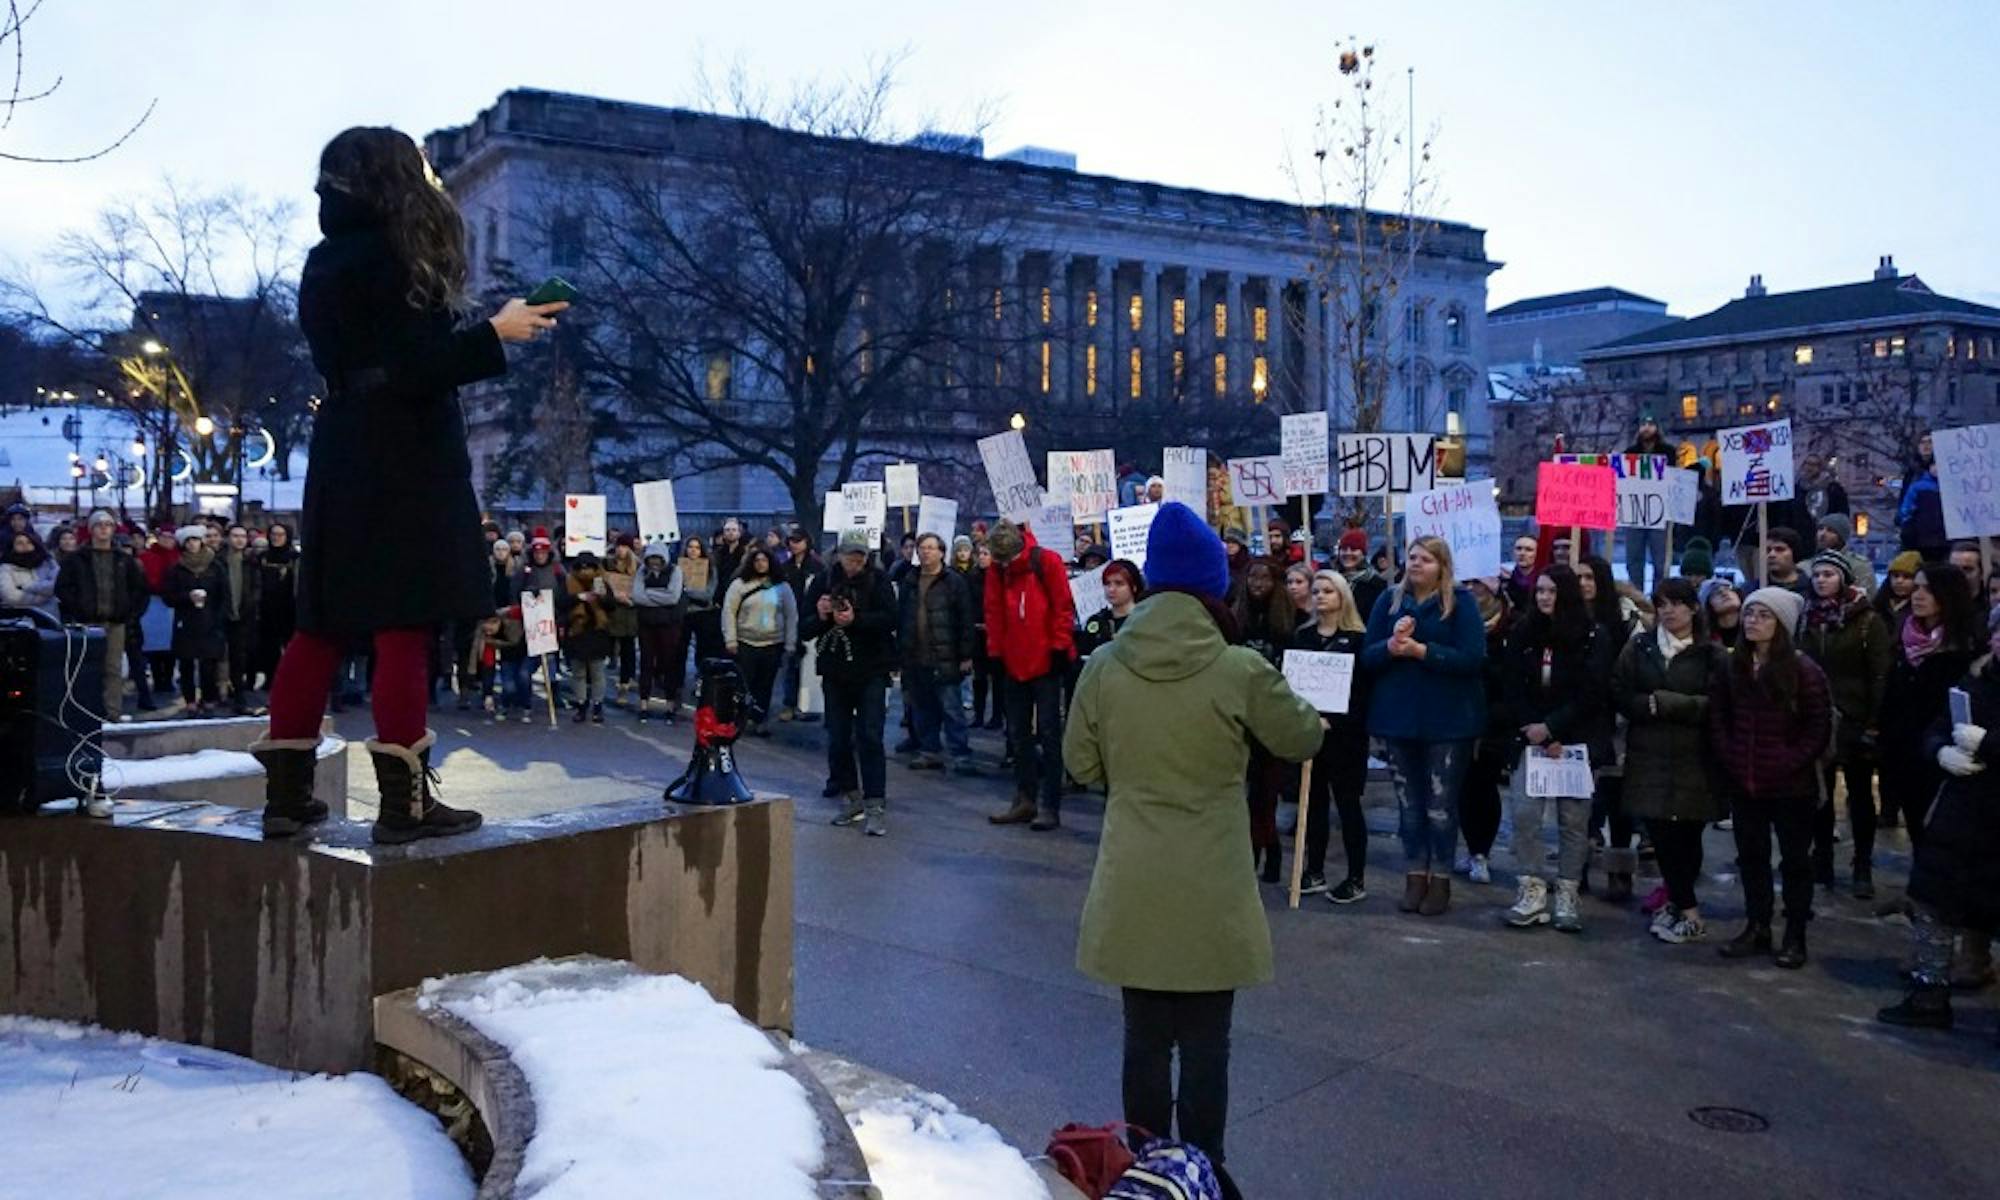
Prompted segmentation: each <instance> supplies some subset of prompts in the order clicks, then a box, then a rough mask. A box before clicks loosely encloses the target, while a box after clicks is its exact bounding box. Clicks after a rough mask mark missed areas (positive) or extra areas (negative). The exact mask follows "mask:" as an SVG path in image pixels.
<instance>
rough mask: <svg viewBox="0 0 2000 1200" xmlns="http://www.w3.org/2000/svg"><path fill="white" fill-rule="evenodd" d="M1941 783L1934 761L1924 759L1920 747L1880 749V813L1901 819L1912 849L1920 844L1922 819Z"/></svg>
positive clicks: (1926, 813)
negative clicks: (1891, 814) (1893, 815)
mask: <svg viewBox="0 0 2000 1200" xmlns="http://www.w3.org/2000/svg"><path fill="white" fill-rule="evenodd" d="M1941 782H1942V780H1941V779H1940V778H1939V772H1938V768H1937V765H1936V763H1935V761H1934V760H1930V759H1927V758H1925V757H1924V755H1923V753H1922V749H1921V747H1891V746H1884V747H1882V780H1881V786H1882V811H1883V812H1884V813H1895V814H1897V815H1898V816H1900V817H1901V818H1902V820H1903V828H1904V829H1905V830H1907V831H1908V832H1909V835H1910V844H1911V845H1912V846H1914V845H1916V844H1917V843H1918V842H1921V841H1922V840H1923V833H1924V818H1925V817H1926V816H1928V815H1930V808H1931V801H1932V800H1934V799H1936V798H1937V790H1938V785H1939V784H1940V783H1941Z"/></svg>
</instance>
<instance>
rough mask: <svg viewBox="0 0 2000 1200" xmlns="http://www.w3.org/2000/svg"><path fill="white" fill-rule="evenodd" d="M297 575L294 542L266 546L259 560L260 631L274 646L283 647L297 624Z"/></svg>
mask: <svg viewBox="0 0 2000 1200" xmlns="http://www.w3.org/2000/svg"><path fill="white" fill-rule="evenodd" d="M298 575H299V555H298V551H296V550H295V549H293V547H292V544H291V543H286V544H285V545H284V546H282V547H280V548H278V549H276V550H266V551H265V552H264V556H263V557H262V558H259V559H258V560H257V582H258V588H259V589H260V590H259V591H258V594H257V633H258V636H259V637H260V638H261V639H262V640H263V642H264V644H265V645H266V646H267V647H269V648H271V650H283V649H284V647H285V643H286V642H288V641H290V640H291V637H292V631H293V630H294V629H296V628H298V620H299V608H298V591H297V587H296V585H297V583H298ZM269 652H270V651H268V650H267V653H269ZM272 661H273V662H275V661H276V657H275V655H273V657H272Z"/></svg>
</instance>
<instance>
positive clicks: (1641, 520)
mask: <svg viewBox="0 0 2000 1200" xmlns="http://www.w3.org/2000/svg"><path fill="white" fill-rule="evenodd" d="M1550 461H1551V462H1559V463H1588V464H1591V465H1593V466H1606V467H1610V468H1611V473H1612V474H1613V475H1614V476H1616V477H1617V479H1618V524H1619V527H1620V528H1624V529H1665V528H1666V527H1667V525H1668V523H1669V522H1670V521H1671V519H1672V518H1671V517H1670V516H1669V515H1668V512H1667V506H1668V501H1669V499H1670V497H1669V495H1668V493H1669V492H1670V491H1671V490H1672V484H1671V483H1670V482H1669V480H1668V477H1667V472H1668V470H1670V469H1671V468H1669V467H1668V465H1667V456H1666V455H1664V454H1558V455H1556V456H1555V457H1554V458H1553V459H1551V460H1550ZM1688 520H1690V521H1692V520H1694V518H1693V517H1689V518H1688Z"/></svg>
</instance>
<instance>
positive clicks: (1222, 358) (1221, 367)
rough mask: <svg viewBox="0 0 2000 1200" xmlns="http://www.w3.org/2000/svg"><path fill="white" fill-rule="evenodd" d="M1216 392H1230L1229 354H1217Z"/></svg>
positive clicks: (1222, 394)
mask: <svg viewBox="0 0 2000 1200" xmlns="http://www.w3.org/2000/svg"><path fill="white" fill-rule="evenodd" d="M1215 394H1216V395H1218V396H1226V395H1228V394H1229V356H1228V355H1227V354H1218V355H1216V356H1215Z"/></svg>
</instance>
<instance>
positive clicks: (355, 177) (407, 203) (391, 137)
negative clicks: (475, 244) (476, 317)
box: [317, 126, 467, 309]
mask: <svg viewBox="0 0 2000 1200" xmlns="http://www.w3.org/2000/svg"><path fill="white" fill-rule="evenodd" d="M317 190H318V191H320V192H321V193H325V192H329V191H331V192H337V193H339V194H340V195H341V196H343V197H345V198H346V199H348V200H350V201H352V202H354V203H356V204H359V205H360V206H361V207H362V208H363V209H364V210H366V211H367V212H368V213H370V214H371V215H373V216H375V217H376V218H379V219H380V220H381V222H382V224H383V228H384V229H385V230H386V231H387V233H388V236H389V244H390V246H392V247H393V248H394V249H395V251H396V257H397V259H398V260H400V261H401V262H402V264H403V269H404V270H405V271H406V272H408V273H409V277H410V289H409V292H408V294H407V296H406V298H407V299H408V301H409V303H410V307H411V308H419V309H422V308H456V307H458V306H460V305H462V304H463V303H464V300H465V276H466V270H467V266H466V261H465V222H464V220H463V219H462V218H461V217H460V216H459V215H458V206H457V205H456V204H453V203H452V200H451V197H450V196H449V195H448V194H446V192H445V190H444V185H443V184H441V183H439V182H438V178H437V176H436V175H435V174H434V173H433V172H432V171H431V167H430V163H429V162H427V161H425V159H424V154H423V151H421V150H419V149H417V144H416V143H415V142H413V141H411V140H410V135H408V134H406V133H403V132H402V131H400V130H396V129H390V128H387V127H386V126H356V127H355V128H353V129H349V130H346V131H345V132H343V133H341V134H339V135H338V136H336V137H335V138H334V139H333V140H332V141H330V142H328V143H327V144H326V149H325V150H322V151H320V156H319V185H318V188H317Z"/></svg>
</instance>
